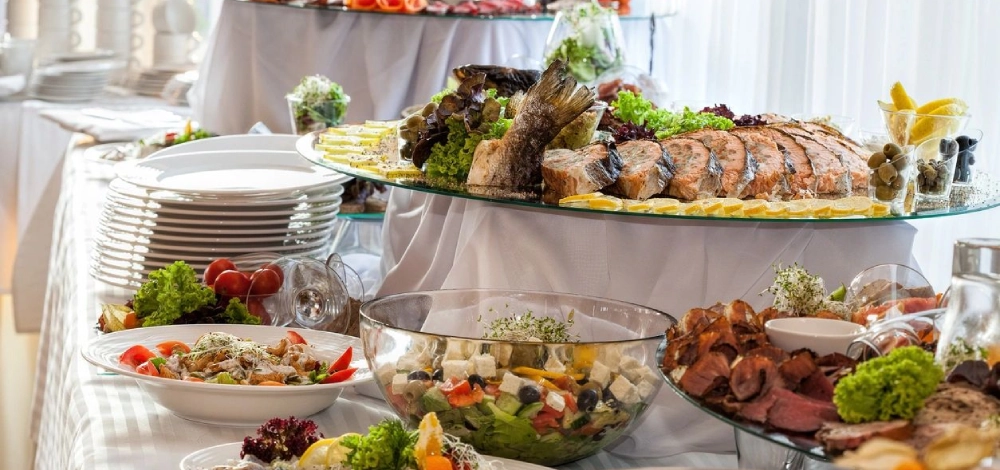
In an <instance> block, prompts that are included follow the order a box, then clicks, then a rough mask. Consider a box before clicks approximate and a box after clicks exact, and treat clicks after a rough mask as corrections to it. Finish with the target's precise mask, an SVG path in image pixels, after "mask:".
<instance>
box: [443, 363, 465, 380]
mask: <svg viewBox="0 0 1000 470" xmlns="http://www.w3.org/2000/svg"><path fill="white" fill-rule="evenodd" d="M470 366H471V363H470V362H469V361H464V360H463V361H458V360H450V361H449V360H446V361H443V362H441V369H442V372H443V373H444V379H445V380H448V379H450V378H452V377H456V378H459V379H464V378H466V377H467V376H468V375H469V370H470V369H471V367H470Z"/></svg>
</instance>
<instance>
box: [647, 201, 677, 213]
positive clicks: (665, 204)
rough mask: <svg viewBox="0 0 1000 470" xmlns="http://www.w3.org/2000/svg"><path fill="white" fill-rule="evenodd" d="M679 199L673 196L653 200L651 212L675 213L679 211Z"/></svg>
mask: <svg viewBox="0 0 1000 470" xmlns="http://www.w3.org/2000/svg"><path fill="white" fill-rule="evenodd" d="M680 208H681V201H678V200H676V199H673V198H662V199H654V200H653V209H652V212H653V213H656V214H676V213H677V212H678V211H680Z"/></svg>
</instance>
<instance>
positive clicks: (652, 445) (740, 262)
mask: <svg viewBox="0 0 1000 470" xmlns="http://www.w3.org/2000/svg"><path fill="white" fill-rule="evenodd" d="M383 230H384V231H383V240H385V244H386V246H385V247H384V248H383V269H384V270H385V271H386V277H385V280H384V282H383V284H382V288H381V289H380V292H379V294H380V295H384V294H391V293H397V292H406V291H418V290H434V289H449V288H470V287H479V288H512V289H527V290H543V291H557V292H570V293H577V294H586V295H594V296H599V297H608V298H612V299H616V300H622V301H628V302H634V303H637V304H641V305H647V306H650V307H653V308H657V309H661V310H663V311H666V312H668V313H670V314H672V315H674V316H675V317H680V316H682V315H684V313H685V312H686V311H687V310H688V309H690V308H693V307H707V306H710V305H712V304H714V303H716V302H720V301H722V302H728V301H731V300H734V299H745V300H747V301H748V302H750V303H751V304H753V305H754V306H755V307H757V308H762V307H764V306H766V304H767V303H768V302H769V301H770V297H759V296H758V294H759V293H760V292H762V291H764V290H765V289H766V288H767V287H768V286H769V285H770V284H771V283H772V281H773V279H774V276H773V273H774V271H773V269H772V266H773V265H775V264H777V263H782V264H785V265H788V264H791V263H796V262H797V263H799V264H800V265H803V266H805V267H806V268H807V269H808V270H809V271H810V272H812V273H814V274H818V275H820V276H822V277H823V278H824V279H825V280H826V281H827V282H828V283H829V284H830V286H828V287H830V288H831V290H832V288H835V287H836V286H837V285H838V284H839V283H840V282H844V283H849V282H850V281H851V279H852V278H853V277H854V275H855V274H857V273H858V272H860V271H861V270H863V269H865V268H867V267H870V266H873V265H876V264H881V263H904V264H910V265H915V262H914V260H913V258H912V257H911V251H912V246H913V239H914V235H915V234H916V229H914V228H913V227H912V226H910V225H909V224H907V223H904V222H872V223H867V222H862V223H839V222H834V223H771V222H760V223H753V222H726V221H723V220H719V221H678V220H670V219H651V218H643V217H632V216H623V215H602V214H581V213H574V212H558V211H552V210H543V209H532V208H524V207H518V206H511V205H502V204H492V203H484V202H479V201H471V200H463V199H455V198H449V197H446V196H436V195H428V194H424V193H417V192H411V191H407V190H398V189H394V190H393V192H392V195H391V198H390V204H389V208H388V211H387V213H386V218H385V222H384V228H383ZM692 450H698V451H706V452H730V451H734V450H735V443H734V439H733V429H732V427H731V426H728V425H726V424H723V423H722V422H720V421H717V420H715V419H714V418H711V417H709V416H708V415H706V414H704V413H702V412H701V411H698V410H697V409H695V408H694V407H693V406H691V405H690V404H688V403H687V402H685V401H684V400H683V399H681V398H680V397H678V396H677V395H676V394H675V393H673V392H672V391H671V390H670V389H669V388H667V387H664V388H663V389H661V391H660V393H659V395H658V396H657V398H656V402H655V406H654V407H652V408H651V409H650V411H648V412H647V414H646V415H645V418H644V422H643V423H642V425H641V427H639V428H638V430H637V431H636V432H634V433H632V437H631V439H630V440H629V441H626V442H625V443H623V444H622V445H621V446H620V447H618V448H616V449H614V452H616V453H619V454H622V455H629V456H633V457H649V458H655V457H662V456H667V455H672V454H675V453H679V452H690V451H692Z"/></svg>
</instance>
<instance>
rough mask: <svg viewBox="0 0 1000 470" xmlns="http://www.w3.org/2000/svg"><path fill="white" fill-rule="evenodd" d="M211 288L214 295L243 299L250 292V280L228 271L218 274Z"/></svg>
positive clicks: (236, 272)
mask: <svg viewBox="0 0 1000 470" xmlns="http://www.w3.org/2000/svg"><path fill="white" fill-rule="evenodd" d="M213 286H214V289H215V293H216V294H219V295H230V296H233V297H243V296H245V295H247V292H249V291H250V279H249V278H248V277H246V275H245V274H243V273H241V272H239V271H235V270H231V269H230V270H227V271H222V272H221V273H219V277H217V278H215V284H213Z"/></svg>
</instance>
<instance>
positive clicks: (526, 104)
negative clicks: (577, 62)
mask: <svg viewBox="0 0 1000 470" xmlns="http://www.w3.org/2000/svg"><path fill="white" fill-rule="evenodd" d="M593 105H594V93H593V92H592V91H590V89H588V88H587V87H577V83H576V79H574V78H573V76H572V75H570V73H569V69H568V68H567V67H566V63H565V62H563V61H561V60H557V61H555V62H552V64H551V65H549V68H548V69H546V70H545V72H544V73H543V74H542V78H541V79H540V80H539V81H538V82H537V83H535V84H534V85H532V86H531V88H530V89H528V93H527V95H526V96H525V98H524V101H523V102H522V103H521V104H520V106H518V112H519V113H524V114H528V113H530V114H532V115H535V116H538V117H540V118H544V119H545V120H546V121H548V122H550V123H551V124H552V125H551V128H552V129H554V130H555V131H556V133H558V132H559V130H561V129H562V128H563V127H566V125H567V124H569V123H570V122H572V121H573V120H574V119H576V118H577V117H578V116H580V115H581V114H583V112H584V111H586V110H587V109H589V108H590V107H591V106H593ZM553 137H555V135H554V134H553Z"/></svg>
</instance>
